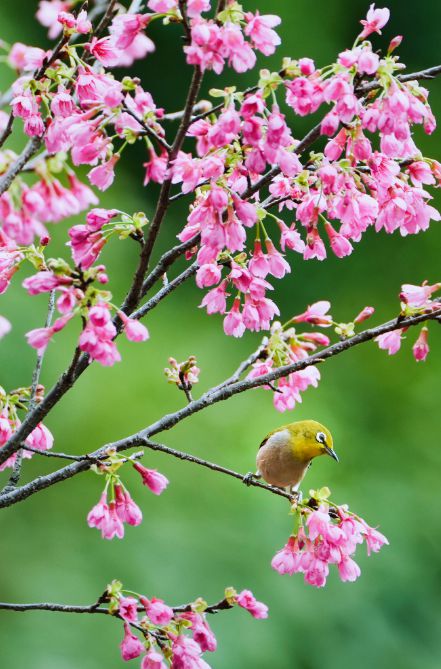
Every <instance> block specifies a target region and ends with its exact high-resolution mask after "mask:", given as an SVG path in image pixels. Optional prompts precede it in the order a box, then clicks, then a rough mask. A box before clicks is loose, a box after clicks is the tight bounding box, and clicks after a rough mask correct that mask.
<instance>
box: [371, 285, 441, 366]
mask: <svg viewBox="0 0 441 669" xmlns="http://www.w3.org/2000/svg"><path fill="white" fill-rule="evenodd" d="M440 289H441V283H435V284H433V285H429V284H428V283H427V281H425V282H424V283H423V284H422V285H421V286H415V285H413V284H410V283H405V284H403V285H402V286H401V292H400V300H401V316H402V317H405V316H414V315H417V314H424V313H430V312H432V311H438V310H440V314H441V298H434V299H432V295H433V293H436V292H437V291H439V290H440ZM406 330H407V328H400V327H398V328H397V329H396V330H392V331H391V332H386V333H384V334H381V335H379V336H378V337H377V338H376V342H377V343H378V346H379V347H380V348H381V349H383V350H385V351H387V352H388V353H389V355H394V354H395V353H397V352H398V351H399V350H400V348H401V342H402V341H403V335H404V334H405V332H406ZM428 332H429V330H428V328H427V326H423V327H422V328H421V331H420V334H419V335H418V338H417V339H416V341H415V343H414V345H413V347H412V353H413V356H414V358H415V360H416V361H417V362H420V361H424V360H425V359H426V358H427V356H428V355H429V350H430V349H429V344H428Z"/></svg>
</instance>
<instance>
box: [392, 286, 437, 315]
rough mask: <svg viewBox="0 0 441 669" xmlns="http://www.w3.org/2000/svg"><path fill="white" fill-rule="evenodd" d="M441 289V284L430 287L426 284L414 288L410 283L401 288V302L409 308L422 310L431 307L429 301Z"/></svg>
mask: <svg viewBox="0 0 441 669" xmlns="http://www.w3.org/2000/svg"><path fill="white" fill-rule="evenodd" d="M440 288H441V283H435V284H433V285H432V286H429V285H428V284H427V283H426V282H425V283H423V285H422V286H414V285H412V284H410V283H404V284H403V285H402V286H401V293H400V300H402V302H405V303H406V304H407V305H408V306H409V307H412V308H414V309H420V308H423V307H426V306H429V300H430V298H431V296H432V294H433V293H435V292H437V291H438V290H439V289H440Z"/></svg>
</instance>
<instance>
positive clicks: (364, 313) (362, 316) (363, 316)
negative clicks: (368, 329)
mask: <svg viewBox="0 0 441 669" xmlns="http://www.w3.org/2000/svg"><path fill="white" fill-rule="evenodd" d="M374 311H375V309H374V307H365V308H364V309H362V310H361V311H360V313H359V314H358V316H356V317H355V318H354V323H363V321H367V319H368V318H370V317H371V316H372V314H373V313H374Z"/></svg>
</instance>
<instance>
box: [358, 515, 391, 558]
mask: <svg viewBox="0 0 441 669" xmlns="http://www.w3.org/2000/svg"><path fill="white" fill-rule="evenodd" d="M362 525H363V534H364V538H365V540H366V547H367V552H368V555H370V554H371V552H374V553H378V551H379V550H380V549H381V548H382V547H383V546H388V545H389V542H388V540H387V539H386V537H385V536H384V534H381V532H379V531H378V530H376V529H375V528H374V527H369V525H368V524H367V523H365V522H364V521H362Z"/></svg>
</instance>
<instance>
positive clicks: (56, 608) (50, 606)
mask: <svg viewBox="0 0 441 669" xmlns="http://www.w3.org/2000/svg"><path fill="white" fill-rule="evenodd" d="M103 603H104V602H103ZM192 606H193V604H192V603H190V604H182V605H180V606H173V607H172V608H173V611H174V612H175V613H178V614H179V613H185V612H187V611H191V610H192ZM231 608H233V607H232V604H230V603H229V602H228V601H227V600H226V599H225V598H224V599H221V600H220V601H219V602H216V603H215V604H210V605H209V606H207V608H206V609H205V613H210V614H215V613H218V612H219V611H225V610H227V609H231ZM0 610H4V611H18V612H20V613H24V612H25V611H52V612H55V613H89V614H95V613H98V614H102V615H107V616H112V617H114V618H115V617H116V618H118V617H119V616H117V615H115V614H114V613H111V612H110V611H109V609H108V608H105V607H103V606H100V605H99V606H97V605H96V603H95V604H88V605H87V606H79V605H76V604H55V603H53V602H33V603H30V604H14V603H11V602H0ZM138 611H140V612H142V611H145V609H144V607H142V606H139V607H138Z"/></svg>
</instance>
